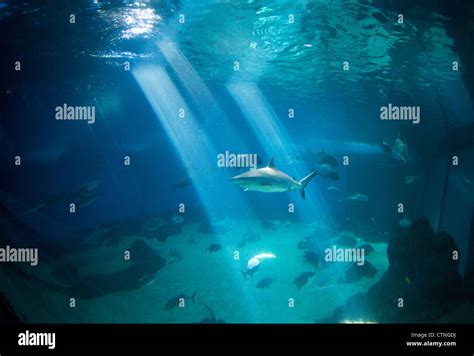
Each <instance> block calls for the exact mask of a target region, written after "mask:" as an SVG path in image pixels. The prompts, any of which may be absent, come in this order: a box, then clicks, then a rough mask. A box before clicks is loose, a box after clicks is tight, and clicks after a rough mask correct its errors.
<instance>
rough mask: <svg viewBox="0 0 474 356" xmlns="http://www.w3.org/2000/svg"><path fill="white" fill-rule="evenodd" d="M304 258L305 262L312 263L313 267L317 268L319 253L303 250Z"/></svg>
mask: <svg viewBox="0 0 474 356" xmlns="http://www.w3.org/2000/svg"><path fill="white" fill-rule="evenodd" d="M304 258H305V260H306V262H308V263H310V264H312V265H313V266H314V267H316V268H318V266H319V261H320V259H321V255H320V254H319V253H317V252H314V251H305V252H304Z"/></svg>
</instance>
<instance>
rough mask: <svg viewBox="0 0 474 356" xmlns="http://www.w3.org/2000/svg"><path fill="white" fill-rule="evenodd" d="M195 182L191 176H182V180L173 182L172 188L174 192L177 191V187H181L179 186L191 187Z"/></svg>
mask: <svg viewBox="0 0 474 356" xmlns="http://www.w3.org/2000/svg"><path fill="white" fill-rule="evenodd" d="M192 184H193V180H192V179H191V177H190V176H189V177H185V178H182V179H181V180H180V181H178V182H177V183H175V184H173V185H172V186H171V188H172V189H173V192H174V191H176V189H179V188H186V187H189V186H190V185H192Z"/></svg>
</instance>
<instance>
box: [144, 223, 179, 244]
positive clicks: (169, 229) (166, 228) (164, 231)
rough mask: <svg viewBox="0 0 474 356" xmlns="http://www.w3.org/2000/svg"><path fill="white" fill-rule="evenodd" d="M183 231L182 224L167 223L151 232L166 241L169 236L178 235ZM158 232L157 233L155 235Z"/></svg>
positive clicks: (158, 238) (160, 239) (159, 239)
mask: <svg viewBox="0 0 474 356" xmlns="http://www.w3.org/2000/svg"><path fill="white" fill-rule="evenodd" d="M182 231H183V229H182V227H181V226H180V225H174V224H165V225H162V226H160V227H159V228H158V230H157V231H156V232H150V233H151V235H152V236H154V237H156V239H157V240H158V241H161V242H166V241H167V240H168V237H170V236H173V235H178V234H180V233H181V232H182ZM155 234H156V235H155Z"/></svg>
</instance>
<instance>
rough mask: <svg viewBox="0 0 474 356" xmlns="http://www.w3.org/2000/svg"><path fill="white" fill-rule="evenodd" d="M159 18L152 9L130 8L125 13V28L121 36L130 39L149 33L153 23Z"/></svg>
mask: <svg viewBox="0 0 474 356" xmlns="http://www.w3.org/2000/svg"><path fill="white" fill-rule="evenodd" d="M160 20H161V16H160V15H158V14H155V10H154V9H146V8H145V9H140V8H139V9H130V10H129V11H128V13H127V15H125V18H124V22H125V25H127V27H128V28H127V29H126V30H124V31H123V32H122V38H124V39H130V38H134V37H136V36H139V35H143V34H148V33H151V31H152V30H153V27H154V25H155V24H156V23H157V22H158V21H160Z"/></svg>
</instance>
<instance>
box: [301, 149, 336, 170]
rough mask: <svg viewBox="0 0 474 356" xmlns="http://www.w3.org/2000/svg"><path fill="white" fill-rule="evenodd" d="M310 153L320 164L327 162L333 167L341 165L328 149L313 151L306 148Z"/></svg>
mask: <svg viewBox="0 0 474 356" xmlns="http://www.w3.org/2000/svg"><path fill="white" fill-rule="evenodd" d="M306 151H308V153H309V155H310V156H311V157H313V158H314V159H316V161H317V162H318V163H319V164H320V165H323V164H327V165H329V166H332V167H334V168H335V167H337V166H338V165H339V163H338V161H337V159H336V158H335V157H334V156H331V155H330V154H328V153H327V152H326V151H319V152H318V153H313V152H312V151H311V150H310V149H309V148H306Z"/></svg>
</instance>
